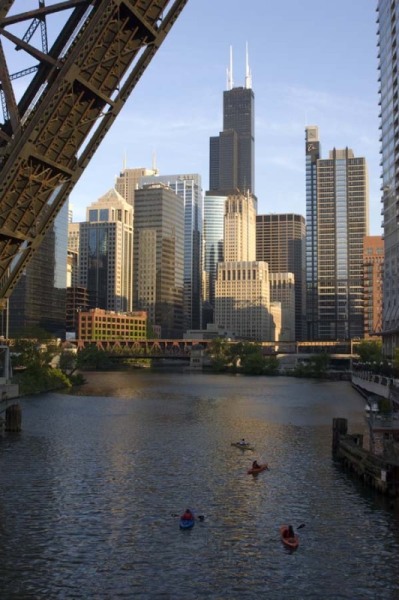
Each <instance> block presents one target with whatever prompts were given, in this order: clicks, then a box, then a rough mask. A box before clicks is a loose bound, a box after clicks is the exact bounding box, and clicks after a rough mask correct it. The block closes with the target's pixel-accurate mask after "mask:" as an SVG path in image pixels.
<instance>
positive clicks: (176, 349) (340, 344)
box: [67, 339, 359, 360]
mask: <svg viewBox="0 0 399 600" xmlns="http://www.w3.org/2000/svg"><path fill="white" fill-rule="evenodd" d="M213 341H214V340H210V339H208V340H199V339H183V340H181V339H154V340H69V341H68V342H67V343H68V345H69V346H71V345H72V346H74V347H75V348H76V349H77V351H80V350H83V349H84V348H89V347H96V348H98V349H99V350H103V351H104V352H108V353H110V354H112V355H113V357H114V358H119V359H123V358H171V359H182V360H189V359H190V356H191V352H192V349H193V348H199V347H200V346H201V347H202V348H203V349H204V350H207V349H208V347H209V345H210V344H211V343H212V342H213ZM227 343H228V344H230V345H235V344H238V343H239V341H229V342H227ZM358 343H359V342H358V341H353V340H348V341H325V342H260V343H259V345H260V346H261V347H262V349H263V353H264V354H265V355H267V356H272V355H274V356H282V355H301V358H303V359H305V358H306V357H308V356H311V355H314V354H320V353H322V352H324V353H327V354H329V355H331V356H335V357H338V356H339V357H345V358H346V359H350V358H351V357H352V356H354V355H355V354H356V344H358Z"/></svg>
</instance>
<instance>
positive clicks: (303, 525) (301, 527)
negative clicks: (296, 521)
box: [297, 523, 306, 529]
mask: <svg viewBox="0 0 399 600" xmlns="http://www.w3.org/2000/svg"><path fill="white" fill-rule="evenodd" d="M304 527H306V525H305V523H301V524H300V525H298V527H297V529H303V528H304Z"/></svg>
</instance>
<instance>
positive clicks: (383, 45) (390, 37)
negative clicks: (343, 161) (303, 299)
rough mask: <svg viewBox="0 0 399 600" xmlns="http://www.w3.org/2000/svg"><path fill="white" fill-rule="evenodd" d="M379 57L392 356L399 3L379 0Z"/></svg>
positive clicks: (398, 182) (385, 320)
mask: <svg viewBox="0 0 399 600" xmlns="http://www.w3.org/2000/svg"><path fill="white" fill-rule="evenodd" d="M377 12H378V21H377V22H378V46H379V52H378V58H379V72H380V74H379V81H380V106H381V111H380V119H381V122H380V130H381V138H380V140H381V166H382V209H381V214H382V215H383V222H382V225H383V232H384V252H385V266H384V283H383V298H384V302H383V316H382V338H383V344H384V352H385V354H386V355H387V356H390V357H392V356H393V355H394V352H395V348H396V347H398V346H399V100H398V98H399V81H398V72H399V61H398V45H399V2H398V0H379V2H378V7H377Z"/></svg>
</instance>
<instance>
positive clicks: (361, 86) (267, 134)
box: [70, 0, 381, 235]
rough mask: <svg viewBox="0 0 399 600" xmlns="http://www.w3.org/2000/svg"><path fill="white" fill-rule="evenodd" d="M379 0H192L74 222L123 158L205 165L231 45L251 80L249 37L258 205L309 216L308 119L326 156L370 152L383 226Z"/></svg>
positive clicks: (187, 168) (377, 219) (97, 160)
mask: <svg viewBox="0 0 399 600" xmlns="http://www.w3.org/2000/svg"><path fill="white" fill-rule="evenodd" d="M376 16H377V15H376V1H373V0H334V2H326V1H320V0H279V1H278V2H276V1H275V0H188V3H187V5H186V7H185V8H184V10H183V13H182V15H181V16H180V17H179V19H178V20H177V22H176V23H175V25H174V27H173V29H172V31H171V32H170V33H169V35H168V37H167V38H166V40H165V42H164V44H163V45H162V47H161V48H160V50H159V52H158V53H157V55H156V56H155V57H154V59H153V61H152V63H151V65H150V66H149V68H148V69H147V70H146V72H145V73H144V75H143V77H142V79H141V80H140V82H139V83H138V85H137V87H136V89H135V90H134V91H133V93H132V95H131V97H130V99H129V100H128V102H127V103H126V105H125V107H124V109H123V110H122V112H121V113H120V115H119V117H118V119H117V121H116V123H115V124H114V126H113V127H112V129H111V131H110V132H109V133H108V134H107V136H106V138H105V139H104V141H103V143H102V145H101V147H100V148H99V150H98V151H97V153H96V155H95V157H94V158H93V159H92V161H91V163H90V164H89V166H88V167H87V169H86V171H85V173H84V175H83V176H82V178H81V179H80V181H79V182H78V184H77V186H76V187H75V189H74V191H73V192H72V194H71V198H70V200H71V204H72V205H73V209H74V220H82V219H84V218H85V208H86V206H87V205H88V204H90V203H91V202H93V201H94V200H96V199H97V198H98V197H99V196H101V195H102V194H104V193H105V192H106V191H107V190H108V189H110V188H111V187H112V186H113V185H114V182H115V176H116V175H117V174H118V173H119V171H120V170H121V168H122V166H123V159H124V156H125V155H126V157H127V166H128V167H150V166H151V163H152V156H153V153H154V152H155V153H156V156H157V167H158V169H159V171H160V174H162V175H167V174H171V173H200V174H201V176H202V181H203V188H204V190H206V189H207V188H208V180H209V179H208V178H209V173H208V159H209V137H210V136H211V135H217V134H218V133H219V131H220V130H221V128H222V95H223V91H224V89H226V67H227V65H228V61H229V47H230V45H232V46H233V53H234V84H235V85H236V86H239V85H243V84H244V75H245V44H246V42H248V45H249V56H250V66H251V70H252V77H253V90H254V93H255V192H256V195H257V196H258V213H259V214H264V213H271V212H295V213H299V214H303V215H305V156H304V147H305V142H304V135H305V134H304V130H305V126H306V125H318V126H319V134H320V140H321V146H322V154H323V157H324V158H326V157H327V156H328V151H329V150H330V149H332V148H333V147H334V146H335V147H337V148H343V147H345V146H349V147H351V148H352V149H353V151H354V152H355V155H357V156H365V157H366V159H367V162H368V168H369V182H370V233H371V234H375V235H377V234H380V233H381V215H380V166H379V160H380V155H379V149H380V143H379V130H378V126H379V119H378V109H379V106H378V71H377V36H376V30H377V25H376Z"/></svg>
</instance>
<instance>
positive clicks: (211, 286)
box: [202, 192, 227, 327]
mask: <svg viewBox="0 0 399 600" xmlns="http://www.w3.org/2000/svg"><path fill="white" fill-rule="evenodd" d="M226 200H227V196H218V195H213V194H212V193H211V192H206V194H205V197H204V228H203V257H204V259H203V260H204V293H203V317H202V319H203V326H204V327H206V325H207V323H213V309H214V306H215V280H216V271H217V265H218V263H219V262H222V261H223V255H224V254H223V236H224V210H225V204H226Z"/></svg>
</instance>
